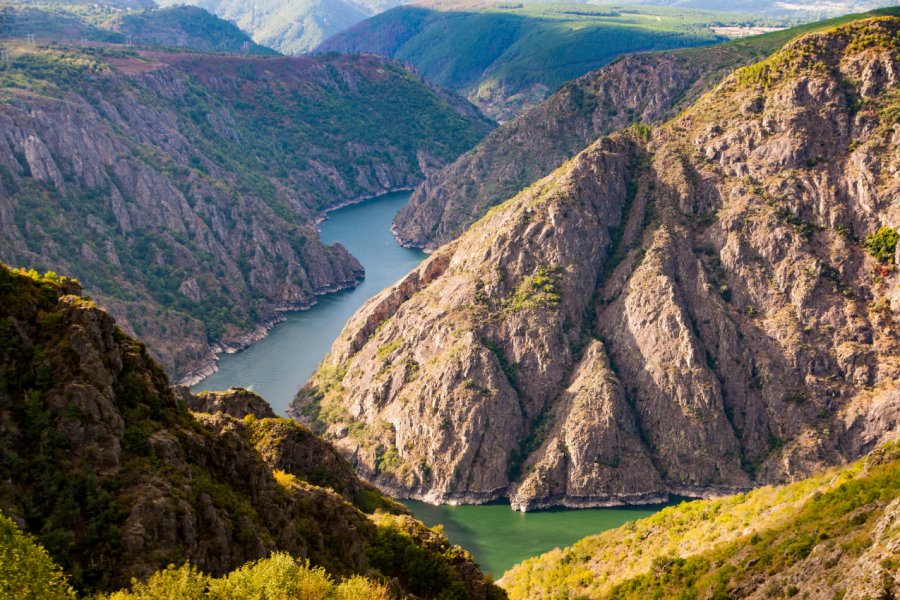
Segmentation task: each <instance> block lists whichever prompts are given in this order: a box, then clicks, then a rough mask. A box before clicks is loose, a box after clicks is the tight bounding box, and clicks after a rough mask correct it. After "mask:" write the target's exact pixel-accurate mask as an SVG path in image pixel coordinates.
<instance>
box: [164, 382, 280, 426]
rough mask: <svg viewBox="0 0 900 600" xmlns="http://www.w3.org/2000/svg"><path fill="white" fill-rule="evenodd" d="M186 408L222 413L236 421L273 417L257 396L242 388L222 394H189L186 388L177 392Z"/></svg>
mask: <svg viewBox="0 0 900 600" xmlns="http://www.w3.org/2000/svg"><path fill="white" fill-rule="evenodd" d="M177 392H178V393H179V395H181V397H182V398H183V399H184V401H185V405H186V406H187V408H188V409H189V410H191V411H193V412H202V413H217V412H223V413H225V414H226V415H229V416H232V417H234V418H236V419H243V418H244V417H246V416H247V415H250V416H252V417H254V418H256V419H268V418H274V417H275V411H273V410H272V407H271V406H269V403H268V402H266V401H265V400H263V399H262V398H261V397H260V396H259V395H257V394H254V393H253V392H251V391H250V390H245V389H244V388H234V387H233V388H228V389H227V390H225V391H224V392H200V393H199V394H197V395H194V394H191V393H190V392H189V391H188V390H187V389H186V388H179V389H178V390H177Z"/></svg>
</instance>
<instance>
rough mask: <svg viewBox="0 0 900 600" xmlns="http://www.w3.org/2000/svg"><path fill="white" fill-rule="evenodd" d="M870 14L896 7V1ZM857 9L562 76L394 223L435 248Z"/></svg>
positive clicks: (433, 180)
mask: <svg viewBox="0 0 900 600" xmlns="http://www.w3.org/2000/svg"><path fill="white" fill-rule="evenodd" d="M869 14H871V15H878V14H884V15H890V14H892V15H900V9H897V8H892V9H885V10H881V11H875V12H873V13H869ZM861 16H865V15H849V16H845V17H840V18H836V19H832V20H829V21H822V22H818V23H812V24H807V25H802V26H799V27H794V28H791V29H786V30H782V31H776V32H772V33H767V34H764V35H759V36H753V37H749V38H744V39H740V40H734V41H730V42H726V43H722V44H716V45H712V46H703V47H701V48H685V49H680V50H674V51H669V52H658V53H649V54H643V55H631V56H627V57H624V58H622V59H619V60H618V61H616V62H614V63H613V64H611V65H608V66H605V67H602V68H600V69H598V70H596V71H593V72H591V73H589V74H587V75H585V76H583V77H581V78H579V79H576V80H575V81H572V82H569V83H567V84H565V85H563V86H562V88H561V89H560V90H559V91H557V92H556V93H555V94H554V95H553V96H552V97H550V98H548V99H547V100H546V101H545V102H543V103H542V104H540V105H539V106H536V107H534V108H532V109H530V110H528V111H527V112H526V113H524V114H523V115H521V116H520V117H519V118H517V119H516V120H514V121H512V122H510V123H506V124H504V125H503V126H501V127H500V128H498V129H496V130H495V131H493V132H492V133H491V134H490V135H488V136H487V137H486V138H485V139H484V140H482V142H481V143H480V144H479V145H478V146H476V147H475V148H473V149H472V150H470V151H469V152H467V153H465V154H463V155H462V156H460V157H459V158H458V159H457V160H456V161H454V162H453V163H451V164H449V165H447V166H446V167H444V168H443V169H441V170H440V171H437V172H435V173H432V174H430V175H429V177H428V179H427V180H426V182H425V183H424V184H423V185H421V186H419V188H418V189H417V190H416V192H415V193H414V194H413V197H412V198H411V199H410V202H409V204H408V205H407V206H406V207H404V208H403V209H402V210H401V211H400V212H399V213H398V214H397V217H396V218H395V220H394V231H395V232H396V234H397V236H398V239H399V240H400V241H401V242H402V243H404V244H406V245H410V246H418V247H424V248H426V249H428V250H434V249H436V248H437V247H438V246H440V245H442V244H445V243H447V242H449V241H450V240H452V239H454V238H455V237H457V236H458V235H460V234H461V233H462V232H464V231H465V230H466V229H467V228H468V227H469V226H470V225H471V224H472V223H474V222H475V221H477V220H478V219H480V218H481V217H482V216H484V214H485V213H486V212H487V211H488V209H490V208H491V207H492V206H496V205H497V204H499V203H501V202H503V201H505V200H506V199H508V198H511V197H512V196H514V195H515V194H517V193H518V192H519V191H520V190H522V189H524V188H526V187H528V185H530V184H531V183H533V182H535V181H537V180H538V179H540V178H541V177H544V176H546V175H548V174H549V173H550V172H552V171H553V170H554V169H556V168H557V167H558V166H559V165H560V164H562V163H563V162H564V161H566V160H567V159H569V158H570V157H572V156H574V155H575V154H577V153H578V152H579V151H581V150H582V149H584V148H585V147H587V146H588V145H589V144H591V143H592V142H593V141H594V140H596V139H597V138H598V137H600V136H601V135H605V134H608V133H611V132H613V131H616V130H619V129H624V128H626V127H628V126H629V125H630V124H632V123H635V122H644V123H652V122H658V121H662V120H664V119H666V118H669V117H671V116H673V115H674V114H676V113H677V112H678V111H679V110H681V109H683V108H684V107H686V106H689V105H690V103H691V102H693V101H694V100H696V99H697V98H698V97H699V96H700V95H701V94H702V93H704V92H706V91H708V90H709V89H711V88H712V87H713V86H714V85H715V84H716V83H717V82H718V81H721V80H722V78H724V77H725V76H726V75H727V74H729V73H730V72H731V71H732V70H734V69H735V68H738V67H741V66H744V65H748V64H750V63H752V62H754V61H758V60H762V59H763V58H765V57H767V56H769V55H770V54H772V53H773V52H776V51H777V50H779V49H780V48H782V47H783V46H784V45H785V44H787V43H788V42H789V41H790V40H792V39H794V38H796V37H798V36H800V35H804V34H807V33H811V32H814V31H821V30H824V29H827V28H830V27H835V26H837V25H841V24H843V23H847V22H850V21H852V20H854V19H858V18H860V17H861Z"/></svg>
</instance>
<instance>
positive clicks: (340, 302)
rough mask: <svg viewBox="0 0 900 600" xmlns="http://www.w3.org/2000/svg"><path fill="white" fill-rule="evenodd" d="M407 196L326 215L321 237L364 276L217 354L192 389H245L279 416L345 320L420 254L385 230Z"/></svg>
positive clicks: (416, 261)
mask: <svg viewBox="0 0 900 600" xmlns="http://www.w3.org/2000/svg"><path fill="white" fill-rule="evenodd" d="M408 198H409V193H408V192H401V193H396V194H387V195H385V196H380V197H378V198H374V199H372V200H367V201H365V202H363V203H361V204H355V205H353V206H347V207H345V208H339V209H337V210H335V211H333V212H331V213H329V214H328V218H327V219H326V220H325V221H323V222H322V225H321V229H322V241H323V242H325V243H327V244H330V243H332V242H340V243H342V244H343V245H344V246H346V247H347V249H348V250H349V251H350V253H351V254H353V256H355V257H356V258H358V259H359V262H361V263H362V265H363V267H365V269H366V278H365V280H364V281H363V282H362V283H361V284H360V285H358V286H356V287H355V288H353V289H352V290H344V291H342V292H337V293H335V294H329V295H327V296H322V297H320V298H319V301H318V303H317V304H316V305H315V306H313V307H312V308H310V309H309V310H305V311H302V312H294V313H290V314H289V315H287V320H286V321H285V322H283V323H281V324H279V325H277V326H276V327H275V328H274V329H272V331H270V332H269V335H268V337H266V338H265V339H264V340H261V341H259V342H257V343H255V344H253V345H252V346H250V347H249V348H247V349H246V350H242V351H241V352H238V353H236V354H225V355H223V356H222V357H221V358H220V360H219V370H218V371H217V372H216V373H215V374H213V375H211V376H210V377H208V378H206V379H204V380H203V381H201V382H200V383H198V384H197V385H195V386H194V387H193V388H192V389H193V390H194V391H195V392H198V391H202V390H224V389H226V388H229V387H232V386H238V387H245V388H248V389H251V390H253V391H254V392H256V393H257V394H259V395H260V396H262V397H263V398H265V399H266V400H268V402H269V404H271V405H272V408H273V409H275V412H277V413H280V414H285V411H286V409H287V407H288V405H289V404H290V402H291V400H293V398H294V395H295V394H296V393H297V390H299V389H300V388H301V387H302V386H303V384H305V383H306V381H307V379H309V377H310V375H312V373H313V371H314V370H315V368H316V366H317V365H318V364H319V362H321V360H322V359H323V358H324V357H325V355H326V354H327V353H328V351H329V350H330V349H331V344H332V343H333V342H334V340H335V339H336V338H337V336H338V334H339V333H340V332H341V329H342V328H343V326H344V323H346V322H347V319H349V318H350V317H351V316H352V315H353V313H354V312H356V309H358V308H359V307H360V306H361V305H362V304H363V303H364V302H365V301H366V300H368V299H369V298H371V297H372V296H374V295H375V294H377V293H378V292H380V291H381V290H383V289H384V288H386V287H388V286H389V285H391V284H393V283H395V282H396V281H397V280H398V279H400V278H401V277H403V275H405V274H406V273H408V272H409V271H410V270H411V269H412V268H413V267H415V266H416V265H418V264H419V263H420V262H421V261H422V259H423V258H425V254H424V253H423V252H421V251H419V250H410V249H408V248H404V247H402V246H400V245H399V244H398V243H397V242H396V241H395V240H394V237H393V236H392V235H391V232H390V227H391V220H392V219H393V218H394V215H395V214H396V213H397V211H398V210H400V208H401V207H402V206H403V205H404V204H405V203H406V201H407V199H408Z"/></svg>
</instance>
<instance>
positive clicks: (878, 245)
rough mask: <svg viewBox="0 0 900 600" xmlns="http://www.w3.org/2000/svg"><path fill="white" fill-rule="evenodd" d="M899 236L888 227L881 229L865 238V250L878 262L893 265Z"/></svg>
mask: <svg viewBox="0 0 900 600" xmlns="http://www.w3.org/2000/svg"><path fill="white" fill-rule="evenodd" d="M898 240H900V234H898V233H897V230H895V229H892V228H890V227H882V228H881V229H879V230H878V231H877V232H875V233H873V234H871V235H867V236H866V242H865V245H866V248H867V249H868V250H869V252H870V253H871V254H872V256H874V257H875V258H876V259H877V260H878V261H879V262H882V263H893V262H894V253H895V252H896V250H897V241H898Z"/></svg>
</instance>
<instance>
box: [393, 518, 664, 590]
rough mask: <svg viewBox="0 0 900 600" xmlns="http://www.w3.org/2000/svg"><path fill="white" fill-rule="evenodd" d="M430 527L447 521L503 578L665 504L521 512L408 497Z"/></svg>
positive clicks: (454, 537) (457, 540)
mask: <svg viewBox="0 0 900 600" xmlns="http://www.w3.org/2000/svg"><path fill="white" fill-rule="evenodd" d="M402 502H403V504H405V505H406V506H407V507H409V508H410V509H411V510H412V511H413V514H414V515H415V516H416V518H417V519H419V520H420V521H422V522H423V523H425V524H426V525H428V526H429V527H431V526H434V525H437V524H439V523H440V524H442V525H443V526H444V533H446V534H447V537H448V538H449V539H450V541H451V542H452V543H454V544H459V545H460V546H462V547H463V548H465V549H466V550H468V551H469V552H471V553H472V556H474V557H475V560H476V561H477V562H478V564H479V565H481V568H482V570H483V571H485V572H486V573H492V574H493V575H494V576H495V577H496V578H499V577H500V576H501V575H503V573H504V572H505V571H506V570H508V569H509V568H510V567H511V566H513V565H514V564H516V563H519V562H522V561H523V560H525V559H526V558H531V557H533V556H537V555H538V554H543V553H544V552H547V551H548V550H553V549H554V548H564V547H566V546H571V545H572V544H574V543H575V542H577V541H578V540H580V539H581V538H583V537H585V536H588V535H594V534H595V533H600V532H601V531H606V530H607V529H613V528H615V527H619V526H620V525H623V524H625V523H627V522H628V521H634V520H636V519H642V518H644V517H649V516H650V515H652V514H653V513H655V512H657V511H659V510H660V509H661V508H663V507H664V506H667V505H665V504H654V505H648V506H622V507H616V508H585V509H579V510H573V509H565V508H560V509H551V510H540V511H535V512H528V513H521V512H518V511H514V510H512V509H510V507H509V504H501V503H496V504H485V505H482V506H446V505H445V506H432V505H430V504H425V503H424V502H416V501H413V500H403V501H402Z"/></svg>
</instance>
